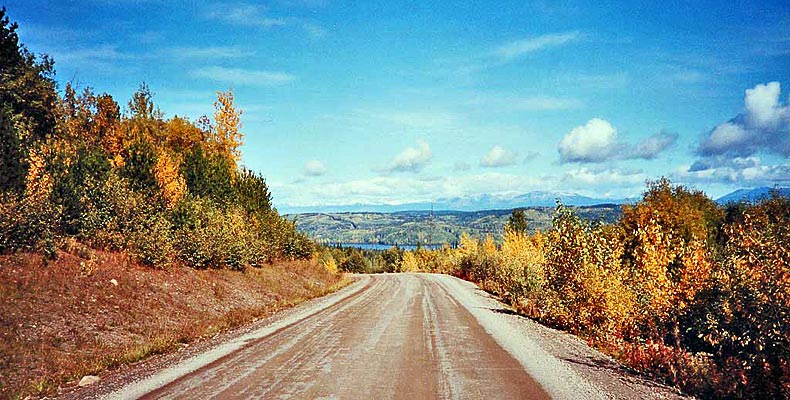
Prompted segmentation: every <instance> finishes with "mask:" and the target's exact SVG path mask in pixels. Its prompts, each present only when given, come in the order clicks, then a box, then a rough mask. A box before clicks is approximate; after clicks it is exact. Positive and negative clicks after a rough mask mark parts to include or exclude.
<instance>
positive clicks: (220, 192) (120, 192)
mask: <svg viewBox="0 0 790 400" xmlns="http://www.w3.org/2000/svg"><path fill="white" fill-rule="evenodd" d="M16 29H17V25H16V24H15V23H11V22H10V21H9V19H8V17H7V16H6V12H5V9H3V10H2V11H0V253H6V252H13V251H20V250H21V251H44V252H45V253H47V254H49V255H51V256H54V255H55V254H56V250H57V248H58V247H60V246H61V245H62V244H63V243H64V242H65V239H67V238H75V239H77V240H80V241H82V242H84V243H86V244H88V245H91V246H94V247H96V248H104V249H113V250H121V251H128V252H129V253H130V254H132V255H133V256H134V257H135V258H136V259H137V260H139V261H140V262H142V263H145V264H148V265H152V266H157V267H162V266H165V265H167V264H169V263H171V262H180V263H183V264H186V265H188V266H192V267H196V268H206V267H217V268H220V267H227V268H234V269H241V268H245V267H246V266H258V265H261V264H262V263H264V262H267V261H271V260H273V259H278V258H305V257H310V255H311V253H312V251H313V249H312V243H311V242H310V241H309V240H308V239H307V238H306V237H304V236H303V235H301V234H300V233H298V232H297V231H296V229H295V227H294V224H293V223H292V222H290V221H288V220H286V219H284V218H282V217H281V216H280V215H279V214H278V213H277V210H275V209H274V208H273V207H272V204H271V195H270V193H269V189H268V187H267V185H266V182H265V180H264V178H263V176H261V175H260V174H257V173H254V172H252V171H249V170H246V169H244V168H241V167H240V166H239V164H238V163H239V159H240V156H241V153H240V146H241V144H242V140H243V134H242V132H241V131H240V128H241V124H240V115H241V111H240V110H238V109H237V108H236V106H235V104H234V98H233V93H232V92H218V93H217V101H216V102H215V103H214V107H215V110H216V111H215V114H214V115H213V118H212V119H209V118H206V117H203V118H201V119H200V120H199V121H197V122H193V121H190V120H189V119H186V118H181V117H178V116H174V117H172V118H166V117H165V114H164V113H163V112H161V111H160V110H159V109H158V108H157V107H156V106H155V104H154V102H153V98H154V95H153V92H152V91H151V90H150V89H149V88H148V87H147V86H146V85H144V84H143V85H142V86H140V88H139V90H137V92H135V93H134V95H133V96H132V98H131V99H130V101H129V102H128V103H127V104H126V106H125V107H123V108H122V107H121V106H120V105H119V104H118V103H117V102H116V101H115V99H113V97H112V96H111V95H109V94H107V93H101V94H99V93H96V92H94V91H93V89H91V88H84V89H81V90H79V91H78V90H77V89H76V88H74V87H73V86H72V85H70V84H69V85H66V87H65V88H64V90H63V93H62V95H59V94H58V92H57V85H56V83H55V81H54V69H53V62H52V60H50V59H49V58H48V57H46V56H40V57H36V56H35V55H33V54H32V53H31V52H29V51H28V50H27V49H26V48H25V46H24V45H22V44H20V43H19V38H18V36H17V34H16Z"/></svg>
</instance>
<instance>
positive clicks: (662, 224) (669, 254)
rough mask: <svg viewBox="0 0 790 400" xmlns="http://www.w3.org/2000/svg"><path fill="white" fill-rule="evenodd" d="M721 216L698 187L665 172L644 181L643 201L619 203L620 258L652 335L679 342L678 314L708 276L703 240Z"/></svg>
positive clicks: (709, 236) (645, 326) (708, 262)
mask: <svg viewBox="0 0 790 400" xmlns="http://www.w3.org/2000/svg"><path fill="white" fill-rule="evenodd" d="M720 219H721V211H720V209H719V208H718V206H717V205H716V204H715V203H714V202H713V201H712V200H710V199H709V198H707V197H706V196H705V195H704V194H703V193H702V192H700V191H695V190H690V189H688V188H686V187H683V186H674V185H672V184H671V183H670V182H669V180H667V179H665V178H663V179H660V180H658V181H655V182H648V190H647V192H645V194H644V197H643V199H642V201H640V202H638V203H637V204H635V205H633V206H625V207H624V208H623V216H622V218H621V221H620V225H621V227H622V229H623V230H624V232H625V237H626V239H625V242H624V245H625V249H624V250H625V251H624V253H623V259H624V261H625V262H626V264H627V265H629V266H630V268H631V274H632V279H633V281H634V285H635V286H636V288H637V290H636V293H637V296H638V297H637V300H638V302H639V310H640V311H641V315H640V323H641V325H642V326H641V328H642V329H644V330H645V333H647V334H648V335H650V336H652V337H653V338H654V339H662V337H663V335H667V334H668V335H670V337H671V338H672V344H673V345H675V346H676V347H679V346H680V337H681V336H680V326H679V320H678V318H679V316H680V315H682V314H683V312H684V311H685V310H686V309H687V308H688V307H689V305H690V304H692V302H693V301H694V297H695V295H696V293H697V291H699V290H700V289H701V288H703V287H704V285H705V283H706V282H707V280H708V278H709V276H710V273H711V259H710V256H711V254H710V252H709V251H708V246H707V245H708V243H709V241H712V240H713V239H712V238H713V236H714V235H713V232H714V229H713V228H714V227H715V226H716V224H718V221H719V220H720Z"/></svg>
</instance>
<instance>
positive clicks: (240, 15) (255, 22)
mask: <svg viewBox="0 0 790 400" xmlns="http://www.w3.org/2000/svg"><path fill="white" fill-rule="evenodd" d="M214 8H216V9H217V11H212V12H210V13H208V14H207V17H208V18H210V19H213V20H217V21H222V22H225V23H227V24H232V25H237V26H244V27H250V28H263V29H270V28H276V27H287V26H294V27H298V28H301V29H302V30H303V31H304V32H305V33H307V34H308V35H309V36H310V37H312V38H321V37H323V36H325V35H326V29H324V28H323V27H321V26H320V25H318V24H317V23H315V22H314V21H311V20H309V19H305V18H300V17H293V16H281V17H276V16H271V15H270V12H269V9H268V8H267V7H264V6H259V5H255V4H235V5H222V6H215V7H214Z"/></svg>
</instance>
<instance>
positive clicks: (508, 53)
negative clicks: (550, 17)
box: [493, 32, 579, 60]
mask: <svg viewBox="0 0 790 400" xmlns="http://www.w3.org/2000/svg"><path fill="white" fill-rule="evenodd" d="M578 37H579V32H564V33H552V34H547V35H541V36H536V37H531V38H525V39H519V40H514V41H512V42H509V43H505V44H503V45H501V46H499V47H498V48H496V49H495V50H494V52H493V53H494V55H495V56H497V57H499V58H501V59H503V60H512V59H514V58H517V57H520V56H523V55H525V54H528V53H532V52H535V51H539V50H543V49H546V48H550V47H557V46H561V45H564V44H566V43H569V42H571V41H573V40H576V39H577V38H578Z"/></svg>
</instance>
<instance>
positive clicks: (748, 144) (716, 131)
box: [697, 82, 790, 157]
mask: <svg viewBox="0 0 790 400" xmlns="http://www.w3.org/2000/svg"><path fill="white" fill-rule="evenodd" d="M780 94H781V85H780V83H779V82H769V83H766V84H758V85H757V86H755V87H754V88H752V89H747V90H746V93H745V95H744V108H745V112H743V113H742V114H740V115H737V116H736V117H734V118H732V119H731V120H729V121H726V122H722V123H720V124H718V125H717V126H716V127H714V128H713V129H712V130H711V131H710V132H709V133H708V134H707V135H705V136H704V137H703V138H702V140H701V142H700V145H699V147H698V149H697V153H698V154H699V155H701V156H703V157H714V156H727V157H745V156H750V155H752V154H755V153H758V152H765V153H775V154H779V155H783V156H785V157H786V156H790V106H788V105H786V104H785V105H783V104H782V103H781V101H780Z"/></svg>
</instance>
